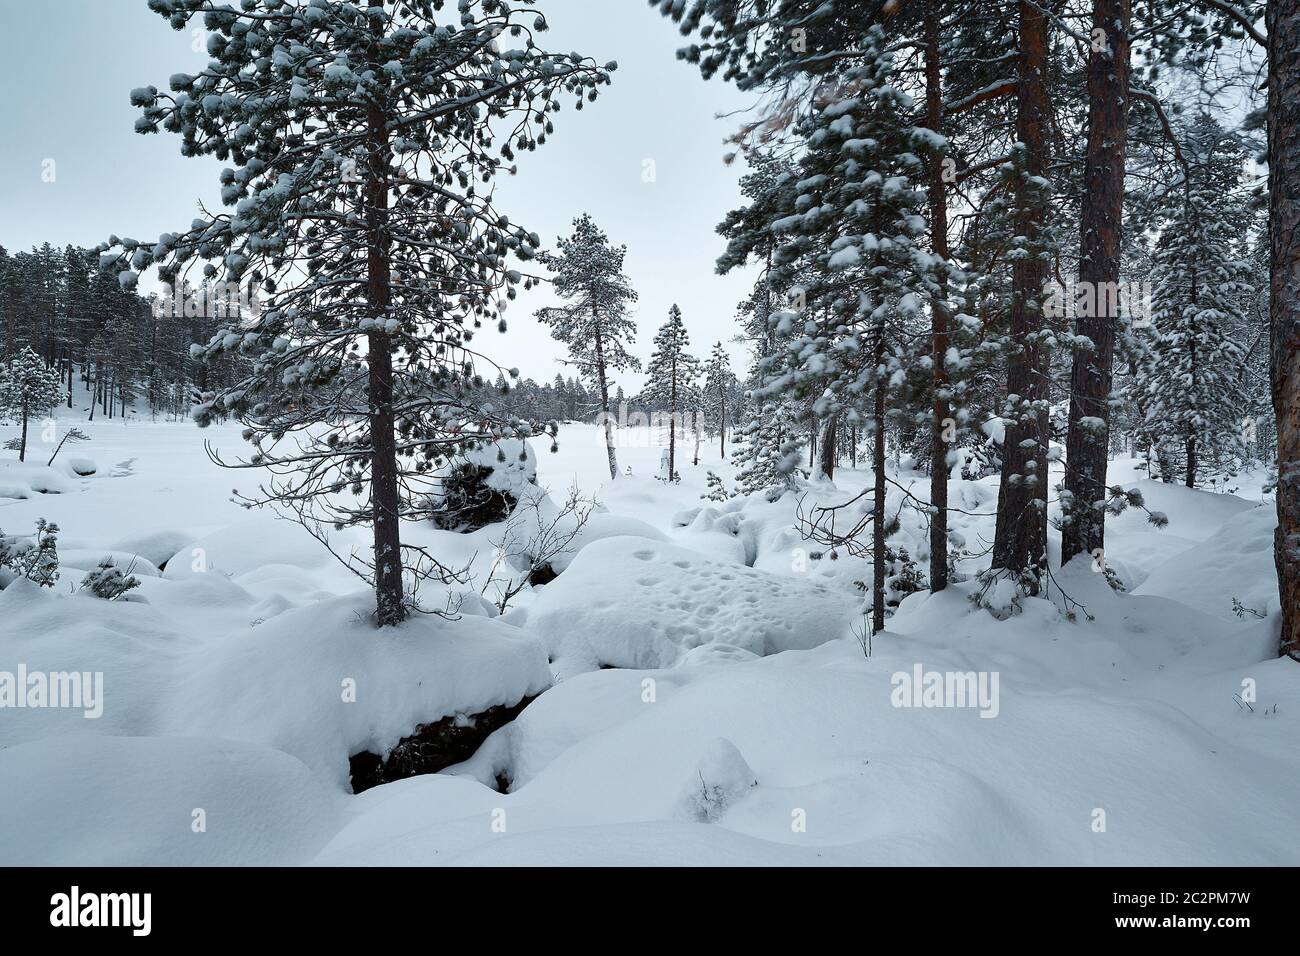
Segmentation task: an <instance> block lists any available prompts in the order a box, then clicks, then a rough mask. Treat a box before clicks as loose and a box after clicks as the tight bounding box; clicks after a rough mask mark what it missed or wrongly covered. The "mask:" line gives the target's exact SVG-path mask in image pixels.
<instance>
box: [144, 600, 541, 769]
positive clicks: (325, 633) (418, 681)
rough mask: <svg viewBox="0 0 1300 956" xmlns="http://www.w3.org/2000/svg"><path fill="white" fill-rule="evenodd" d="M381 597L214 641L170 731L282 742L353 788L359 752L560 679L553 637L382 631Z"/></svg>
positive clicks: (439, 624)
mask: <svg viewBox="0 0 1300 956" xmlns="http://www.w3.org/2000/svg"><path fill="white" fill-rule="evenodd" d="M371 600H372V596H371V595H370V594H368V593H354V594H352V595H348V596H345V597H341V598H335V599H332V600H326V601H320V602H318V603H315V604H311V605H308V606H306V607H303V608H298V609H294V610H290V611H285V612H283V613H281V614H279V615H277V616H276V617H274V618H272V619H271V620H269V621H267V622H266V623H265V624H262V625H261V626H259V627H256V628H249V629H247V630H245V631H243V632H242V633H237V634H231V635H228V636H227V637H226V638H225V639H224V640H222V641H219V642H212V643H208V644H205V645H204V646H203V647H202V648H201V650H200V651H199V652H197V653H196V654H194V655H192V656H191V657H189V658H188V659H186V660H185V661H184V662H182V666H181V667H180V668H179V669H178V670H179V672H178V673H177V675H176V677H175V684H174V687H173V689H172V693H171V694H170V695H169V697H168V699H167V701H166V704H165V707H164V709H163V714H162V720H161V723H162V725H163V727H164V728H165V730H164V732H166V733H171V734H180V735H184V736H198V737H227V738H233V739H237V740H246V741H249V742H252V743H256V744H262V745H265V746H270V747H275V748H276V749H278V750H283V751H285V752H286V753H289V754H292V755H293V756H295V757H297V758H298V759H300V760H301V761H302V762H303V763H305V764H307V766H309V767H310V768H311V769H312V770H314V771H316V772H318V773H320V774H322V775H323V776H325V777H326V778H331V779H334V780H336V781H337V782H338V783H339V784H340V785H341V786H344V787H346V786H347V783H346V781H347V779H348V758H349V757H350V756H351V755H353V754H355V753H358V752H360V751H362V750H369V751H372V752H374V753H379V754H386V753H387V752H388V750H389V749H390V748H391V747H392V746H393V745H394V744H396V743H397V742H398V740H400V739H401V738H402V737H405V736H407V735H409V734H410V733H412V731H413V730H414V729H415V727H416V725H417V724H423V723H430V722H433V721H436V720H439V719H441V718H443V717H450V716H454V715H457V714H463V715H471V714H477V713H480V712H482V711H484V710H487V709H488V708H489V707H493V706H496V705H498V704H506V705H510V704H516V703H518V702H519V701H520V700H522V699H523V698H525V697H531V696H535V695H537V694H540V693H541V692H542V691H543V690H545V689H546V688H547V687H549V686H550V684H551V674H550V670H549V669H548V667H547V661H546V654H545V652H544V650H543V648H542V646H541V645H540V644H539V643H537V642H536V641H534V640H531V639H529V638H528V637H527V636H525V635H524V634H523V633H522V632H520V631H519V630H517V629H515V628H512V627H509V626H507V625H505V624H502V623H500V621H498V620H494V619H490V618H486V617H478V616H466V617H462V618H460V619H458V620H448V619H444V618H438V617H432V616H426V615H415V616H413V617H412V618H410V619H408V620H407V621H406V622H404V623H403V624H402V625H400V626H399V627H397V628H392V629H388V628H385V629H383V630H377V629H376V628H375V627H374V626H373V625H372V624H371V623H370V619H369V618H370V613H371V610H372V608H371V603H370V602H371Z"/></svg>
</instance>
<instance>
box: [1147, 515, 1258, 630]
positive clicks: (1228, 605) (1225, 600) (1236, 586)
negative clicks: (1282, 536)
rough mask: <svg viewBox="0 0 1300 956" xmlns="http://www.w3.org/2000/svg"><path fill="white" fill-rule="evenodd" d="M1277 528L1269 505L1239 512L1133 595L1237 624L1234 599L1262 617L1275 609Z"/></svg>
mask: <svg viewBox="0 0 1300 956" xmlns="http://www.w3.org/2000/svg"><path fill="white" fill-rule="evenodd" d="M1207 497H1213V498H1227V497H1230V496H1228V495H1212V496H1207ZM1180 514H1181V513H1180ZM1276 527H1277V512H1276V511H1275V510H1274V508H1273V506H1272V505H1271V504H1265V505H1260V506H1258V507H1256V508H1251V509H1249V510H1244V511H1240V512H1238V513H1237V514H1235V515H1234V516H1233V517H1232V518H1230V519H1229V520H1228V521H1226V522H1224V523H1223V524H1222V525H1221V526H1219V527H1218V528H1217V529H1216V530H1215V531H1213V532H1212V533H1211V534H1210V535H1209V536H1208V538H1207V539H1206V540H1205V541H1204V542H1203V543H1199V544H1195V545H1193V546H1192V547H1190V548H1188V549H1186V550H1185V551H1183V552H1182V553H1180V554H1178V555H1176V556H1174V557H1172V558H1170V559H1169V560H1168V561H1166V562H1165V563H1163V564H1162V565H1160V567H1158V568H1157V569H1155V570H1154V571H1152V573H1151V574H1150V576H1148V577H1147V579H1146V580H1145V581H1144V582H1143V583H1142V585H1141V586H1140V587H1138V588H1137V589H1136V591H1135V593H1137V594H1150V595H1158V596H1160V597H1165V598H1169V599H1170V600H1173V601H1177V602H1179V603H1181V604H1185V605H1187V606H1188V607H1192V608H1195V609H1196V610H1198V611H1202V612H1204V613H1205V614H1211V615H1213V616H1215V617H1217V618H1221V619H1223V620H1235V616H1234V614H1233V610H1232V599H1233V598H1237V599H1238V600H1240V601H1241V603H1242V604H1243V605H1245V606H1246V607H1249V608H1253V609H1255V610H1256V611H1258V612H1260V613H1261V614H1268V613H1269V612H1271V611H1275V610H1277V609H1278V593H1277V577H1276V571H1275V568H1274V564H1273V529H1274V528H1276ZM1248 616H1249V615H1248Z"/></svg>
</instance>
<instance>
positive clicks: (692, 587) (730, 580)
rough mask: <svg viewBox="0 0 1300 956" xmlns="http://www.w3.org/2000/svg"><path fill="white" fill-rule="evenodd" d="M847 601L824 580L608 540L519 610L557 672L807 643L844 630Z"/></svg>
mask: <svg viewBox="0 0 1300 956" xmlns="http://www.w3.org/2000/svg"><path fill="white" fill-rule="evenodd" d="M857 605H858V601H857V599H856V597H855V596H854V595H853V594H851V593H847V592H839V591H835V590H832V589H830V588H828V587H825V586H824V585H820V584H815V583H812V582H809V581H802V580H798V579H790V578H788V577H786V578H782V577H777V576H776V575H773V574H768V573H766V572H763V571H756V570H754V569H752V568H746V567H741V566H737V565H734V564H724V563H721V562H717V561H711V560H709V559H708V558H705V557H702V556H701V555H700V554H698V553H697V552H694V551H689V550H687V549H685V548H681V547H678V546H676V545H673V544H667V543H663V542H651V541H647V540H645V539H644V538H628V537H617V538H606V539H605V540H603V541H596V542H593V543H592V544H590V545H588V546H587V547H585V548H583V549H582V550H581V551H580V552H578V555H577V556H576V557H575V558H574V559H573V563H572V564H570V565H569V568H568V570H566V571H565V572H564V573H563V574H562V575H560V577H559V578H557V579H556V580H555V581H553V582H552V583H550V584H548V585H547V586H546V587H545V588H543V589H541V593H540V594H539V595H538V596H537V597H536V599H535V600H534V602H533V603H532V604H530V605H529V606H528V607H527V609H526V622H527V626H528V628H529V630H530V631H532V632H533V633H535V634H536V635H537V636H538V637H539V638H541V639H542V640H543V641H544V642H545V643H546V645H547V646H548V647H549V648H550V650H551V654H552V658H553V659H554V660H556V661H559V660H563V661H565V663H566V665H567V666H566V667H565V668H564V669H563V671H562V672H563V673H565V674H566V675H567V674H572V673H573V672H574V671H575V669H576V670H578V671H581V670H592V669H594V668H596V667H599V666H602V665H606V666H612V667H633V668H656V667H669V666H672V665H673V664H676V663H678V662H679V661H680V660H681V658H682V656H683V655H684V654H685V653H686V652H687V651H689V650H690V649H692V648H694V647H699V646H701V645H704V644H714V643H718V644H727V645H731V646H733V647H737V648H741V649H743V650H746V651H750V652H752V653H754V654H759V655H767V654H775V653H777V652H779V651H785V650H791V649H803V648H809V647H814V646H816V645H818V644H821V643H823V642H825V641H829V640H834V639H835V638H838V637H842V636H844V635H845V634H847V633H848V631H847V628H848V623H849V620H850V618H851V617H852V616H853V614H854V613H855V611H856V609H857Z"/></svg>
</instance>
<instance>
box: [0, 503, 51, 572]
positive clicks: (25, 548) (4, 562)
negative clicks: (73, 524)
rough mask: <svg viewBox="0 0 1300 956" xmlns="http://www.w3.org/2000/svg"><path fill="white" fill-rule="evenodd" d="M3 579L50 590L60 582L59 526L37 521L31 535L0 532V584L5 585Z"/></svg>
mask: <svg viewBox="0 0 1300 956" xmlns="http://www.w3.org/2000/svg"><path fill="white" fill-rule="evenodd" d="M5 572H8V574H7V575H6V574H5ZM5 577H9V579H10V580H12V579H13V578H14V577H20V578H26V579H27V580H29V581H32V582H34V583H36V584H38V585H40V586H41V587H46V588H48V587H53V586H54V582H55V581H57V580H58V578H59V526H58V525H57V524H54V523H52V522H47V521H46V520H45V519H44V518H38V519H37V520H36V533H35V534H33V535H27V536H24V535H6V534H5V533H4V530H3V529H0V583H7V582H6V581H4V578H5Z"/></svg>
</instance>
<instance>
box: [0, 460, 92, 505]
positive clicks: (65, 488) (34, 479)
mask: <svg viewBox="0 0 1300 956" xmlns="http://www.w3.org/2000/svg"><path fill="white" fill-rule="evenodd" d="M81 490H82V489H81V483H80V482H79V481H78V480H77V479H75V478H69V477H67V475H64V474H62V473H60V472H59V471H56V470H55V469H54V468H50V467H48V466H47V465H46V464H45V463H44V462H35V461H18V460H17V459H15V458H4V459H0V497H2V498H30V497H31V496H32V495H63V494H69V493H71V492H74V491H81Z"/></svg>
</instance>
